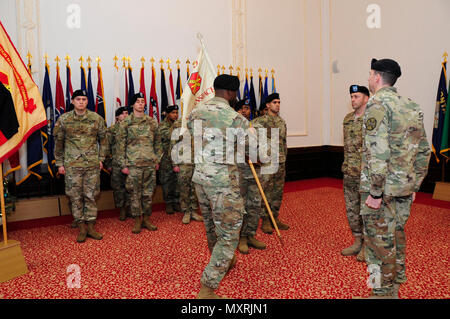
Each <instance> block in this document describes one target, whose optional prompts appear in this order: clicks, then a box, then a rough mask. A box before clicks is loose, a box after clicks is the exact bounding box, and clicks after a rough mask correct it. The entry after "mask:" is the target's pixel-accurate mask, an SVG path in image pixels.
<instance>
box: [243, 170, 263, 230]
mask: <svg viewBox="0 0 450 319" xmlns="http://www.w3.org/2000/svg"><path fill="white" fill-rule="evenodd" d="M259 181H260V183H261V186H262V187H263V189H264V181H263V179H259ZM240 188H241V196H242V198H243V200H244V205H245V211H246V212H247V214H244V217H243V220H242V229H241V236H255V234H256V230H257V229H258V223H259V218H260V217H263V213H264V211H263V209H262V206H261V201H262V199H261V193H260V192H259V188H258V186H257V185H256V181H255V179H254V178H251V179H246V178H241V179H240Z"/></svg>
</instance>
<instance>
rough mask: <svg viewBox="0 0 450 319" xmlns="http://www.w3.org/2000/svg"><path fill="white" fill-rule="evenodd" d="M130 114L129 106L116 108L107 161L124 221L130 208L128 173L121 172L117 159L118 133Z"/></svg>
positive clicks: (115, 199)
mask: <svg viewBox="0 0 450 319" xmlns="http://www.w3.org/2000/svg"><path fill="white" fill-rule="evenodd" d="M127 116H128V108H126V107H125V106H121V107H119V108H118V109H117V110H116V123H115V124H113V125H111V126H110V127H109V128H108V132H107V135H106V136H107V137H108V146H109V152H108V153H109V158H108V161H107V166H108V170H109V171H110V172H111V187H112V189H113V195H114V203H115V205H116V207H118V208H120V214H119V220H121V221H124V220H126V218H127V215H126V214H127V208H129V205H130V203H129V198H128V193H127V190H126V189H125V181H126V179H127V175H125V174H123V173H122V172H121V169H122V168H121V167H120V165H119V162H118V161H117V147H118V141H117V133H118V131H119V126H120V122H122V121H123V120H124V119H125V118H126V117H127Z"/></svg>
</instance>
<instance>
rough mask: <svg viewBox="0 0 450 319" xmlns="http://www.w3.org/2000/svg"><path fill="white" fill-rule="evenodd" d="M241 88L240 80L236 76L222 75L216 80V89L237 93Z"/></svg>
mask: <svg viewBox="0 0 450 319" xmlns="http://www.w3.org/2000/svg"><path fill="white" fill-rule="evenodd" d="M239 86H240V82H239V78H238V77H237V76H234V75H228V74H221V75H219V76H217V77H216V79H215V80H214V89H222V90H229V91H237V90H238V89H239Z"/></svg>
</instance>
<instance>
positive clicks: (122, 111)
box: [116, 106, 128, 122]
mask: <svg viewBox="0 0 450 319" xmlns="http://www.w3.org/2000/svg"><path fill="white" fill-rule="evenodd" d="M127 116H128V107H126V106H121V107H119V108H118V109H117V110H116V122H122V121H123V120H124V119H125V118H126V117H127Z"/></svg>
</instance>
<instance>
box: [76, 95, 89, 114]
mask: <svg viewBox="0 0 450 319" xmlns="http://www.w3.org/2000/svg"><path fill="white" fill-rule="evenodd" d="M72 104H73V108H74V110H75V112H77V113H84V112H85V111H86V108H87V105H88V97H87V92H86V91H85V90H76V91H75V92H73V94H72Z"/></svg>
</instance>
